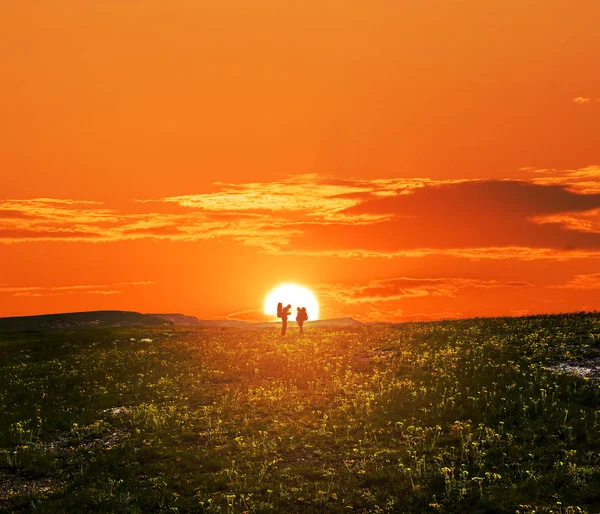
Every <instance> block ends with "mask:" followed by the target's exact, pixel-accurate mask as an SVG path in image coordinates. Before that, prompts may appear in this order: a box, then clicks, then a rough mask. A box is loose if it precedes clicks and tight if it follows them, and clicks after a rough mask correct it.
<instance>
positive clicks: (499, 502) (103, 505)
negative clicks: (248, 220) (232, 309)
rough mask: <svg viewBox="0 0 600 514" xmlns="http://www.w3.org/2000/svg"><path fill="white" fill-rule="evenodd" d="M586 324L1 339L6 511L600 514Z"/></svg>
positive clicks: (147, 331) (594, 340)
mask: <svg viewBox="0 0 600 514" xmlns="http://www.w3.org/2000/svg"><path fill="white" fill-rule="evenodd" d="M598 354H600V315H598V314H597V313H587V314H586V313H580V314H568V315H556V316H537V317H523V318H493V319H471V320H459V321H441V322H432V323H410V324H401V325H400V324H399V325H373V326H365V327H358V328H352V329H347V330H340V329H333V328H331V329H312V330H310V329H309V330H307V332H306V334H305V335H304V337H303V338H300V337H298V336H297V335H294V334H292V335H289V336H288V337H286V338H284V339H281V338H280V337H279V336H278V334H277V331H276V330H270V329H265V330H253V331H242V330H239V329H219V328H212V329H199V328H193V329H192V328H180V329H177V328H167V329H165V328H139V329H95V330H77V331H48V332H38V333H33V332H22V333H21V332H5V333H1V334H0V508H4V509H6V510H7V511H8V512H11V511H14V512H17V511H25V512H28V511H31V512H47V513H62V512H124V513H144V512H189V513H195V512H200V513H213V512H214V513H217V512H221V513H242V512H248V513H254V512H256V513H267V512H303V513H310V512H375V513H377V512H469V513H477V512H481V513H483V512H495V513H528V514H533V513H534V512H536V513H561V514H567V513H581V512H589V513H592V512H600V394H599V388H598V385H597V384H596V383H594V382H592V381H590V380H586V379H585V378H582V377H578V376H575V375H568V374H557V373H553V372H552V371H550V370H549V369H548V366H550V365H552V364H555V363H558V362H565V361H577V360H581V359H584V358H586V357H590V356H596V355H598Z"/></svg>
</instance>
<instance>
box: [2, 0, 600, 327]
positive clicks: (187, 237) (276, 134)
mask: <svg viewBox="0 0 600 514" xmlns="http://www.w3.org/2000/svg"><path fill="white" fill-rule="evenodd" d="M599 19H600V3H599V2H598V1H597V0H579V1H577V2H565V1H564V0H506V1H504V2H492V1H485V0H484V1H482V0H463V1H460V2H453V1H448V0H423V1H418V2H417V1H414V2H404V1H397V0H396V1H387V0H382V1H379V2H364V1H362V0H361V1H358V0H343V1H342V0H331V1H323V0H318V1H310V0H306V1H303V2H281V1H275V0H272V1H271V0H269V1H266V0H255V1H253V2H246V1H241V0H236V1H233V0H230V1H227V0H224V1H220V2H199V1H197V0H171V1H169V2H163V1H158V0H144V1H142V0H136V1H127V2H122V1H112V0H110V1H102V2H81V1H80V0H52V1H48V0H22V1H19V2H2V3H0V63H1V66H2V80H0V117H1V119H2V123H1V124H0V316H10V315H25V314H38V313H47V312H61V311H73V310H93V309H108V308H115V309H128V310H137V311H141V312H159V311H160V312H182V313H186V314H191V315H196V316H199V317H203V318H225V317H233V318H240V319H261V314H260V309H261V306H262V301H263V298H264V296H265V295H266V293H267V292H268V291H269V290H270V289H271V287H272V286H273V285H275V284H277V283H279V282H282V281H294V282H300V283H303V284H305V285H306V286H308V287H310V288H311V289H312V290H313V291H314V292H315V293H316V295H317V296H318V298H319V300H320V301H321V316H322V317H337V316H353V317H355V318H357V319H364V320H369V319H370V320H378V319H381V320H400V321H402V320H413V319H434V318H440V317H455V316H482V315H499V314H522V313H537V312H556V311H572V310H581V309H588V310H592V309H597V308H598V307H599V306H600V136H598V133H599V129H598V126H599V123H600V67H599V66H598V62H599V60H600V32H599V31H598V28H597V24H598V20H599Z"/></svg>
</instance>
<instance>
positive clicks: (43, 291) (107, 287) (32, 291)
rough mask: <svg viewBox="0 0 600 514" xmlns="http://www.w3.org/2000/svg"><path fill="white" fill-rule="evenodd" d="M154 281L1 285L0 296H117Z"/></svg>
mask: <svg viewBox="0 0 600 514" xmlns="http://www.w3.org/2000/svg"><path fill="white" fill-rule="evenodd" d="M152 284H154V282H152V281H138V282H118V283H116V284H102V285H69V286H9V285H0V294H9V295H12V296H17V297H19V296H21V297H45V296H60V295H72V294H87V295H116V294H121V293H122V292H123V288H127V287H138V286H147V285H152Z"/></svg>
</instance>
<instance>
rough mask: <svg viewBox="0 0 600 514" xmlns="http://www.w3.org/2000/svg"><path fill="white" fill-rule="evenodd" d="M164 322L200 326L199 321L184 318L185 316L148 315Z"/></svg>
mask: <svg viewBox="0 0 600 514" xmlns="http://www.w3.org/2000/svg"><path fill="white" fill-rule="evenodd" d="M150 316H155V317H157V318H160V319H164V320H166V321H170V322H171V323H173V325H200V323H201V320H199V319H198V318H196V317H195V316H186V315H185V314H150Z"/></svg>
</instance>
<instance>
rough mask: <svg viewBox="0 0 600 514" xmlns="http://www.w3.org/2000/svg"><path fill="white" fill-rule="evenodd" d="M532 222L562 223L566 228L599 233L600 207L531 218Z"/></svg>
mask: <svg viewBox="0 0 600 514" xmlns="http://www.w3.org/2000/svg"><path fill="white" fill-rule="evenodd" d="M531 220H532V221H533V222H534V223H539V224H551V223H554V224H557V225H562V226H563V227H565V228H566V229H568V230H575V231H579V232H590V233H596V234H600V209H595V210H592V211H585V212H574V213H566V214H551V215H548V216H536V217H533V218H531Z"/></svg>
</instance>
